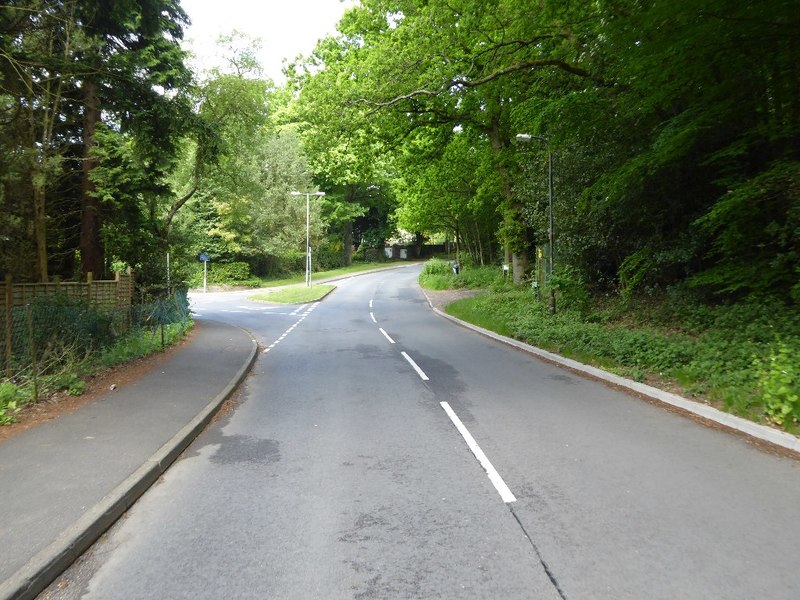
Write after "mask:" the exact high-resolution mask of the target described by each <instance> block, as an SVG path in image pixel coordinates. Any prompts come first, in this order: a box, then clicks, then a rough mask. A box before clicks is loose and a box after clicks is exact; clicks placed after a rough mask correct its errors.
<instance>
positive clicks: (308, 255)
mask: <svg viewBox="0 0 800 600" xmlns="http://www.w3.org/2000/svg"><path fill="white" fill-rule="evenodd" d="M291 194H292V196H305V197H306V287H311V241H310V239H311V238H310V235H309V234H310V232H311V220H310V218H309V217H310V214H311V210H310V207H311V196H324V195H325V192H291Z"/></svg>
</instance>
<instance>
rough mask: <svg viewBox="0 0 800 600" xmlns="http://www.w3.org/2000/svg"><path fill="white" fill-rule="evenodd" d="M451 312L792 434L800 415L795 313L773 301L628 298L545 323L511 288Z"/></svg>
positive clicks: (541, 308)
mask: <svg viewBox="0 0 800 600" xmlns="http://www.w3.org/2000/svg"><path fill="white" fill-rule="evenodd" d="M679 298H683V301H682V302H677V301H676V300H678V299H679ZM453 311H454V313H453V314H456V315H457V316H459V315H461V316H464V318H467V320H469V321H471V322H474V323H477V324H480V323H484V324H487V323H488V324H491V328H492V329H494V330H496V331H505V332H507V333H506V335H512V336H513V337H515V338H517V339H521V340H524V341H526V342H528V343H531V344H533V345H535V346H538V347H541V348H545V349H547V350H551V351H553V352H557V353H560V354H563V355H565V356H569V357H572V358H575V359H577V360H580V361H583V362H588V363H591V364H595V365H598V366H601V367H603V368H605V369H607V370H611V371H615V372H618V373H620V374H621V375H624V376H628V377H632V378H634V379H637V380H644V381H652V382H653V383H654V384H655V385H657V386H658V385H659V383H660V382H661V381H664V380H667V381H673V382H675V383H677V384H679V385H680V386H682V387H683V389H684V390H685V392H686V393H687V394H689V395H702V396H703V397H705V398H707V399H709V400H710V401H713V402H715V403H717V404H718V405H719V406H720V407H722V408H725V409H727V410H730V411H732V412H735V413H737V414H741V415H742V416H746V417H748V418H751V419H753V420H759V419H761V417H762V416H763V415H766V416H767V417H768V418H769V420H771V421H772V422H774V423H778V424H783V425H784V426H786V427H793V420H794V419H796V418H797V416H798V400H797V398H798V381H800V371H799V370H798V368H797V367H796V363H797V360H796V357H797V356H798V355H800V315H798V314H797V311H796V310H794V309H793V308H792V307H790V306H786V305H784V304H783V303H781V302H780V301H776V300H774V299H772V300H769V299H761V300H759V301H756V300H752V299H751V300H747V301H744V302H740V303H737V304H730V305H719V306H708V305H702V304H696V303H690V302H688V301H687V297H686V296H682V297H681V296H677V297H672V298H662V299H658V300H657V299H654V298H653V297H650V298H647V299H645V300H642V301H639V300H637V299H636V298H630V299H629V300H627V301H624V302H620V301H613V302H608V301H606V302H605V303H598V302H596V301H595V302H594V303H593V304H592V305H590V306H589V307H588V308H584V310H583V311H582V312H581V311H576V310H561V311H560V312H559V313H558V314H556V315H550V314H548V312H547V308H546V306H545V304H544V303H543V302H540V301H538V300H536V299H535V298H534V297H533V296H532V295H531V294H530V292H529V291H528V290H525V289H515V290H507V291H502V292H499V293H488V294H484V295H481V296H479V297H476V298H470V299H465V300H461V301H459V303H458V304H457V305H456V306H455V307H454V308H453ZM776 336H777V337H778V338H779V339H780V340H782V342H780V343H777V344H776V343H775V341H774V340H775V338H776ZM754 356H755V357H758V358H756V359H754V358H753V357H754Z"/></svg>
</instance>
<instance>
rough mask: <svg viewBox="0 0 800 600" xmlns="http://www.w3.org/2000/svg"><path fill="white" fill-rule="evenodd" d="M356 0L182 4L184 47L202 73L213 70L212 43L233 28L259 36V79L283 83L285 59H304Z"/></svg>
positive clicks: (192, 0) (185, 0)
mask: <svg viewBox="0 0 800 600" xmlns="http://www.w3.org/2000/svg"><path fill="white" fill-rule="evenodd" d="M354 3H355V0H344V2H342V1H341V0H181V6H182V7H183V10H185V11H186V13H187V14H188V15H189V18H190V19H191V20H192V25H191V26H190V27H189V28H188V29H187V30H186V31H185V32H184V38H185V40H186V41H187V42H188V43H187V44H186V46H185V47H186V48H187V49H188V50H190V51H192V52H193V53H194V54H195V55H196V60H194V61H191V64H192V65H193V66H196V67H200V68H201V69H209V68H211V67H213V66H218V64H219V63H218V62H217V60H216V54H217V53H216V51H215V48H216V40H217V38H218V37H219V36H220V35H223V34H227V33H230V32H231V31H232V30H234V29H237V30H239V31H241V32H244V33H246V34H248V35H250V36H251V37H257V38H261V44H262V47H261V54H260V61H261V66H262V67H263V69H264V75H265V76H267V77H269V78H270V79H272V80H273V81H275V82H276V83H283V82H284V80H285V78H284V77H283V74H282V73H281V69H282V68H283V61H284V59H288V60H291V59H294V58H295V57H296V56H297V55H298V54H303V55H308V54H310V53H311V51H312V50H313V49H314V46H315V45H316V42H317V40H318V39H320V38H322V37H324V36H325V35H328V34H333V33H335V32H336V24H337V23H338V22H339V19H340V18H341V17H342V15H343V14H344V12H345V10H346V9H347V8H349V7H350V6H353V5H354Z"/></svg>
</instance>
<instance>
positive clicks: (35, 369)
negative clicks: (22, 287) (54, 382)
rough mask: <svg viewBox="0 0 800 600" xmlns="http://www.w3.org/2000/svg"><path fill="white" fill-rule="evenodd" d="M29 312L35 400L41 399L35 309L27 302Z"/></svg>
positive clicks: (29, 335) (29, 336)
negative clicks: (34, 319)
mask: <svg viewBox="0 0 800 600" xmlns="http://www.w3.org/2000/svg"><path fill="white" fill-rule="evenodd" d="M25 306H26V309H27V313H28V338H29V341H30V344H31V345H30V348H31V377H32V378H33V401H34V402H38V401H39V366H38V365H37V363H36V338H35V337H34V335H33V309H32V308H31V305H30V304H26V305H25Z"/></svg>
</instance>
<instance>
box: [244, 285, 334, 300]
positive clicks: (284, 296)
mask: <svg viewBox="0 0 800 600" xmlns="http://www.w3.org/2000/svg"><path fill="white" fill-rule="evenodd" d="M334 289H336V286H335V285H314V286H311V287H305V286H295V287H290V288H286V289H283V290H275V291H274V292H266V293H263V294H253V295H252V296H248V297H247V299H248V300H253V301H254V302H278V303H280V304H303V303H305V302H316V301H317V300H320V299H321V298H323V297H324V296H326V295H328V294H329V293H330V292H332V291H333V290H334Z"/></svg>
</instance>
